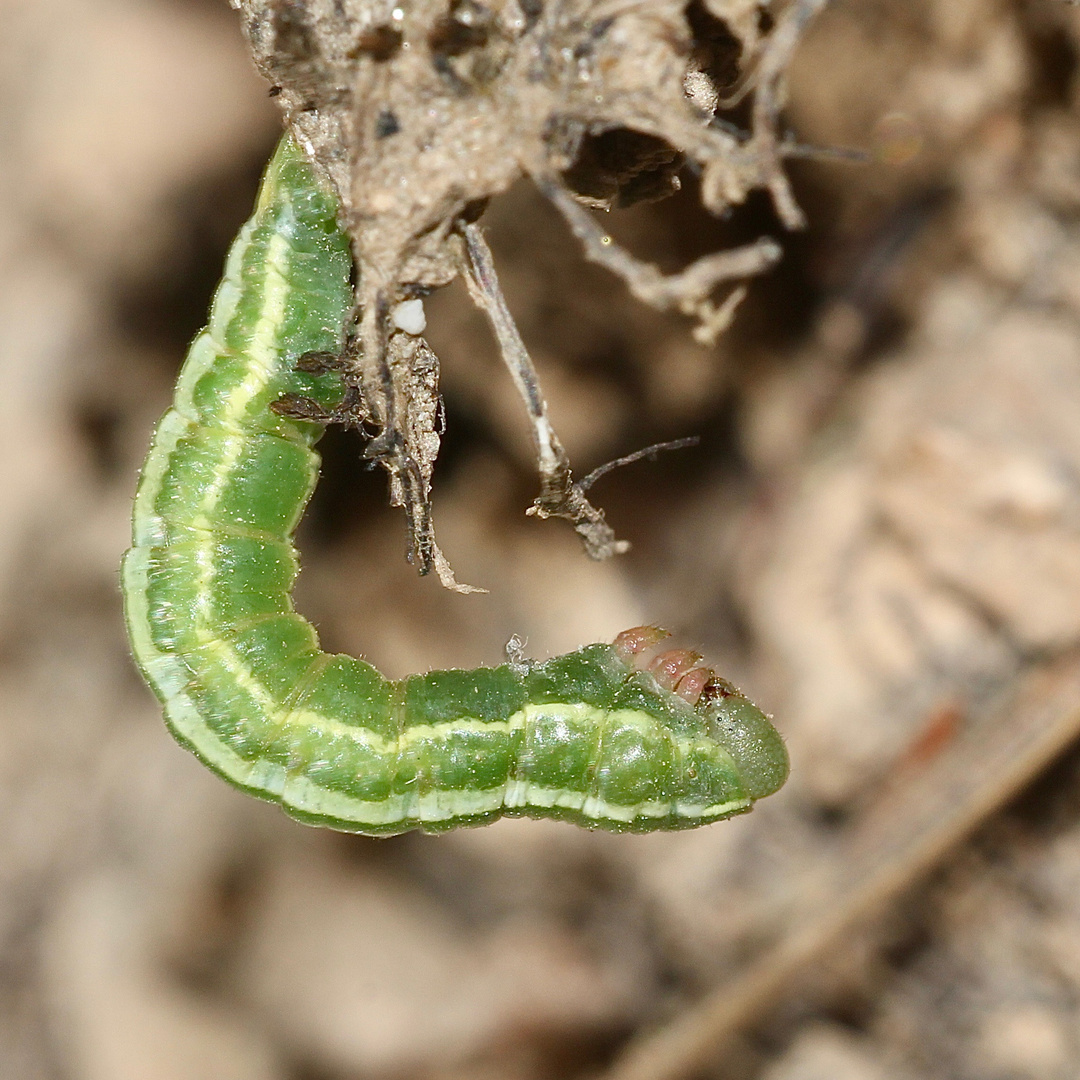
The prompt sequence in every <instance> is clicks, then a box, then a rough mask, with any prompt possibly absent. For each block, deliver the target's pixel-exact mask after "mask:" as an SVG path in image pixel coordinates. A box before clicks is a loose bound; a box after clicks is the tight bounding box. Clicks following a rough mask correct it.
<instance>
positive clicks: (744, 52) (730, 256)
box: [233, 0, 826, 590]
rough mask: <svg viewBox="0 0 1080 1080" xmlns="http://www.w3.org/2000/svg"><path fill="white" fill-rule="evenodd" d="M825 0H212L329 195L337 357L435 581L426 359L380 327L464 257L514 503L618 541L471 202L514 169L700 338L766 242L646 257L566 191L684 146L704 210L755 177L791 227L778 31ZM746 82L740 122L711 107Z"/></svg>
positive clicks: (417, 557)
mask: <svg viewBox="0 0 1080 1080" xmlns="http://www.w3.org/2000/svg"><path fill="white" fill-rule="evenodd" d="M825 2H826V0H792V2H791V3H790V4H789V5H788V6H787V7H786V8H785V9H784V10H783V11H782V12H779V13H776V12H774V13H773V14H772V15H770V16H766V13H765V10H764V5H762V4H759V3H758V2H757V0H707V2H706V0H694V3H691V4H690V5H689V6H688V5H687V4H686V3H685V0H484V2H480V0H233V4H234V6H236V7H238V8H239V9H240V11H241V12H242V14H243V17H244V25H245V28H246V32H247V36H248V40H249V42H250V45H251V49H252V52H253V54H254V56H255V60H256V63H257V65H258V67H259V69H260V71H261V72H262V73H263V74H264V75H265V76H266V78H267V79H269V80H270V82H271V84H272V92H273V93H274V95H275V97H276V99H277V101H278V102H279V103H280V105H281V106H282V109H283V111H284V114H285V117H286V119H287V121H288V123H289V124H290V126H291V127H292V130H293V131H294V132H295V133H296V134H297V136H298V137H299V138H300V139H301V141H302V142H303V143H304V144H305V145H306V146H307V147H308V148H309V149H310V151H311V152H312V154H313V155H314V157H315V158H316V160H318V161H319V162H321V163H322V164H323V165H324V166H325V168H326V170H327V172H328V173H329V175H330V177H331V178H332V180H333V182H334V183H335V185H336V187H337V189H338V191H339V192H340V194H341V197H342V202H343V205H344V215H345V219H346V222H347V225H348V228H349V231H350V233H351V235H352V238H353V243H354V249H355V255H356V264H357V269H358V282H357V286H356V305H357V306H356V328H355V341H354V342H353V346H352V348H351V349H350V358H351V363H350V365H349V369H348V371H347V372H346V374H345V376H344V378H345V379H346V382H347V383H348V384H350V385H352V386H354V387H359V389H360V390H361V401H360V406H359V411H358V416H357V426H360V425H361V424H362V425H367V426H369V427H370V429H371V430H372V431H373V432H374V437H373V439H372V441H371V443H370V444H369V446H368V447H367V450H366V454H367V456H368V457H369V458H370V459H372V460H374V461H378V462H379V463H380V464H381V465H383V466H384V467H385V468H386V469H387V470H388V472H389V473H390V477H391V501H392V502H393V503H394V504H395V505H400V506H403V507H404V508H405V511H406V514H407V517H408V521H409V529H410V536H411V547H412V560H413V562H414V563H415V564H416V565H417V566H418V568H419V570H420V572H421V573H426V572H428V570H430V569H431V568H432V567H434V568H435V569H436V571H437V572H438V574H439V576H440V578H441V579H442V581H443V584H445V585H446V586H447V587H449V588H454V589H459V590H462V589H465V588H467V587H463V586H459V585H458V584H457V583H456V581H455V580H454V577H453V574H452V573H451V571H450V568H449V566H448V564H447V563H446V560H445V559H444V558H443V556H442V554H441V552H440V551H439V548H438V546H437V545H436V543H435V538H434V530H433V526H432V515H431V509H430V505H429V500H430V482H429V481H430V475H431V466H432V461H433V455H434V453H435V452H436V451H437V447H438V433H437V431H436V427H435V418H436V415H437V410H436V409H433V408H431V407H430V406H429V403H430V402H431V401H432V400H433V398H432V395H433V394H434V393H435V390H434V385H435V384H434V382H433V381H432V377H431V376H432V373H433V372H434V373H435V378H436V380H437V366H434V358H433V355H432V354H431V353H430V350H427V349H426V348H421V349H418V350H417V349H410V348H408V347H404V346H401V345H400V339H401V338H403V337H404V336H406V335H405V331H403V330H401V329H399V328H398V327H397V326H396V324H395V318H394V313H395V311H398V310H400V309H399V307H398V305H400V304H401V303H403V302H410V301H414V300H415V299H417V298H420V297H423V296H424V295H426V294H427V293H429V292H431V290H433V289H437V288H439V287H441V286H444V285H446V284H448V283H449V282H450V281H452V280H453V279H454V278H456V277H458V276H460V275H464V276H465V277H466V278H467V280H468V282H469V286H470V294H471V296H472V298H473V300H474V301H475V302H476V303H477V305H478V306H479V307H481V308H482V309H483V310H484V311H485V312H486V313H487V314H488V317H489V319H490V321H491V323H492V326H493V328H494V330H495V334H496V337H497V339H498V342H499V345H500V347H501V349H502V352H503V356H504V358H505V361H506V363H507V365H508V367H509V369H510V372H511V375H512V377H513V379H514V381H515V384H516V385H517V387H518V389H519V391H520V393H521V396H522V398H523V399H524V401H525V403H526V406H527V410H528V414H529V419H530V421H531V423H532V426H533V432H534V440H535V444H536V450H537V457H538V467H539V472H540V478H541V490H540V495H539V497H538V498H537V499H536V501H535V503H534V505H533V507H532V513H534V514H536V515H537V516H540V517H561V518H566V519H567V520H569V521H570V522H572V523H573V525H574V527H575V529H576V530H577V532H578V533H579V534H580V536H581V538H582V540H583V542H584V545H585V549H586V551H587V552H588V553H589V554H590V555H591V556H592V557H593V558H597V559H603V558H607V557H609V556H611V555H614V554H617V553H619V552H621V551H624V550H625V549H626V547H627V545H626V543H625V542H622V541H619V540H617V539H616V538H615V534H614V532H613V531H612V529H611V527H610V526H609V525H608V524H607V523H606V521H605V520H604V515H603V513H602V512H601V511H600V510H598V509H597V508H595V507H594V506H592V504H591V503H590V502H589V501H588V499H587V498H586V496H585V494H584V490H583V489H582V487H581V486H580V485H578V484H575V483H574V481H573V478H572V474H571V470H570V462H569V458H568V457H567V454H566V451H565V450H564V449H563V446H562V444H561V443H560V441H559V439H558V437H557V435H556V434H555V432H554V430H553V428H552V426H551V423H550V422H549V420H548V416H547V407H546V404H545V401H544V397H543V394H542V392H541V390H540V387H539V384H538V381H537V378H536V372H535V370H534V368H533V365H532V362H531V360H530V359H529V357H528V354H527V352H526V351H525V347H524V345H523V343H522V341H521V337H520V335H519V334H518V333H517V330H516V327H515V326H514V322H513V319H512V317H511V316H510V315H509V312H508V310H507V308H506V304H505V302H504V301H503V299H502V294H501V290H500V288H499V283H498V279H497V277H496V274H495V267H494V264H493V262H492V260H491V258H490V254H489V252H488V251H487V247H486V244H485V243H484V240H483V237H482V235H481V232H480V230H479V229H478V228H477V227H476V226H475V225H474V224H473V222H475V220H476V219H477V218H478V217H479V216H480V214H481V213H482V212H483V209H484V206H485V204H486V202H487V200H488V199H490V198H491V197H492V196H495V195H498V194H500V193H501V192H503V191H505V190H506V189H507V188H508V187H510V185H511V184H512V183H514V181H515V180H517V179H519V178H520V177H523V176H527V177H530V178H531V179H532V180H533V182H534V183H535V184H536V185H537V187H538V188H539V190H540V191H541V192H542V193H543V194H544V195H545V196H547V197H548V198H549V199H550V200H551V202H552V203H553V204H554V205H555V206H556V207H557V208H558V210H559V211H560V212H561V213H562V215H563V216H564V217H565V218H566V220H567V222H568V224H569V226H570V228H571V229H572V231H573V232H574V234H575V235H576V236H577V237H578V239H579V240H580V241H581V243H582V245H583V248H584V251H585V255H586V256H587V257H588V258H589V259H591V260H593V261H595V262H598V263H600V264H601V265H603V266H605V267H607V268H608V269H610V270H611V271H613V272H614V273H615V274H617V275H619V276H620V277H621V278H623V279H624V280H625V282H626V284H627V285H628V287H629V288H630V290H631V291H632V293H633V294H634V295H635V296H636V297H638V298H639V299H640V300H642V301H644V302H645V303H647V304H650V305H652V306H653V307H655V308H657V309H659V310H667V309H676V310H679V311H681V312H683V313H685V314H687V315H689V316H691V317H693V318H694V319H695V320H696V321H697V327H696V330H695V335H696V336H697V337H698V339H699V340H701V341H703V342H713V341H715V339H716V337H717V335H718V334H719V333H721V332H722V331H723V330H724V329H725V328H726V327H727V325H728V324H729V323H730V321H731V318H732V315H733V313H734V308H735V306H736V305H737V304H738V302H739V300H740V299H741V298H742V296H743V292H742V290H741V289H740V288H738V287H735V288H732V289H731V290H730V291H729V292H728V295H727V297H726V298H725V299H724V300H723V301H722V302H719V303H717V302H716V300H715V299H714V294H715V293H716V292H717V290H718V289H719V288H720V287H721V286H725V285H729V284H730V283H733V282H736V283H737V282H738V281H740V280H741V279H743V278H746V277H748V276H750V275H753V274H757V273H760V272H761V271H763V270H765V269H767V268H768V267H770V266H772V265H773V264H774V263H775V262H776V261H777V260H778V259H779V257H780V254H781V249H780V247H779V245H778V244H777V243H776V241H775V240H772V239H770V238H767V237H762V238H760V239H758V240H757V241H755V242H753V243H751V244H748V245H746V246H744V247H741V248H737V249H734V250H730V251H723V252H718V253H716V254H712V255H707V256H704V257H702V258H700V259H698V260H697V261H695V262H694V263H692V264H691V265H690V266H688V267H687V268H685V269H684V270H683V271H681V272H679V273H676V274H672V275H670V276H665V275H663V274H661V273H660V271H659V270H658V269H657V268H656V267H655V266H653V265H651V264H649V263H645V262H642V261H640V260H638V259H636V258H635V257H634V256H633V255H631V254H630V253H629V252H627V251H624V250H623V249H621V248H620V247H619V246H618V245H617V244H615V243H614V242H613V241H612V239H611V237H610V236H608V235H607V234H606V232H605V230H604V228H603V227H602V226H601V224H600V223H599V222H598V221H597V220H596V218H595V217H594V216H593V215H592V214H591V213H589V211H588V210H587V209H586V206H592V207H600V208H605V209H610V208H611V207H612V206H627V205H630V204H632V203H634V202H638V201H644V200H655V199H658V198H663V197H664V196H666V195H669V194H672V193H673V192H674V191H676V190H678V187H679V176H678V172H679V169H680V168H681V167H682V166H683V165H684V164H689V165H692V166H693V167H694V168H696V169H699V170H700V172H701V191H702V199H703V201H704V204H705V206H706V207H707V208H708V209H709V210H710V211H711V212H712V213H714V214H722V213H724V212H726V211H727V210H729V209H730V208H731V207H732V206H735V205H737V204H739V203H742V202H743V201H744V200H745V199H746V196H747V195H748V193H749V192H750V191H752V190H753V189H755V188H764V189H766V190H767V191H768V192H769V193H770V195H771V197H772V199H773V202H774V204H775V207H776V212H777V214H778V216H779V218H780V219H781V221H782V222H783V223H784V225H786V226H787V227H788V228H792V229H794V228H799V227H800V226H802V225H803V223H804V221H803V215H802V213H801V211H800V210H799V208H798V206H797V205H796V203H795V199H794V197H793V195H792V193H791V189H790V187H789V185H788V181H787V178H786V176H785V173H784V171H783V168H782V159H783V157H784V155H785V153H795V152H801V151H800V150H799V148H797V147H795V146H794V145H793V144H791V143H790V142H788V141H786V140H785V139H784V138H783V136H782V135H781V133H780V131H779V129H778V114H779V110H780V107H781V104H782V102H783V85H784V74H785V71H786V68H787V66H788V64H789V62H790V60H791V57H792V55H793V52H794V50H795V46H796V44H797V42H798V40H799V37H800V35H801V34H802V32H803V30H804V29H805V28H806V26H807V24H808V23H809V21H810V20H811V18H812V17H813V16H814V15H815V14H816V13H817V11H818V10H819V9H820V8H822V7H824V6H825ZM774 19H775V23H774V24H773V25H772V28H771V30H770V31H769V32H767V33H764V34H763V32H762V27H763V25H764V24H765V22H766V21H769V22H772V20H774ZM718 80H719V84H718ZM729 81H730V82H731V83H732V84H733V85H728V82H729ZM748 94H751V95H752V100H753V104H752V108H751V109H750V119H751V123H750V130H749V131H748V132H745V133H744V132H741V131H739V130H738V129H736V128H734V127H733V126H732V125H731V124H730V123H726V122H724V121H723V120H721V119H719V118H718V117H717V115H716V110H717V107H718V106H719V105H723V104H725V103H727V104H734V103H737V102H738V100H739V99H740V98H742V97H743V96H745V95H748ZM723 95H728V98H727V99H725V98H724V97H723ZM410 356H412V357H416V358H420V359H422V362H420V363H414V362H413V360H412V359H410ZM417 401H419V402H422V403H424V404H421V405H420V406H419V407H418V406H417V404H416V403H417Z"/></svg>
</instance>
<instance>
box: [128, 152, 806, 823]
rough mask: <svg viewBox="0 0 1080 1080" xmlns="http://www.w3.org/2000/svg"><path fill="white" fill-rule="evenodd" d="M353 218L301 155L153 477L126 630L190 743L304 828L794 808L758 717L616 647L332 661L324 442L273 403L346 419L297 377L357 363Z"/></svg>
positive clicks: (290, 162)
mask: <svg viewBox="0 0 1080 1080" xmlns="http://www.w3.org/2000/svg"><path fill="white" fill-rule="evenodd" d="M336 211H337V206H336V201H335V199H334V197H333V196H332V195H331V194H330V193H329V192H328V191H326V190H324V188H323V186H322V185H321V183H320V181H319V180H318V179H317V178H316V176H315V174H314V172H313V170H312V168H311V167H310V165H309V164H308V162H307V161H306V159H305V158H304V156H303V154H302V153H301V152H300V151H299V150H298V149H297V147H296V146H295V145H294V144H293V143H292V141H291V140H289V139H288V138H286V139H285V140H283V142H282V144H281V146H280V147H279V149H278V151H277V153H276V154H275V156H274V158H273V160H272V161H271V163H270V166H269V168H268V170H267V174H266V177H265V179H264V181H263V187H262V190H261V193H260V195H259V200H258V203H257V206H256V209H255V213H254V216H253V217H252V219H251V220H250V221H249V222H248V224H247V225H245V226H244V228H243V230H242V231H241V233H240V235H239V237H238V238H237V240H236V241H235V243H234V245H233V248H232V251H231V253H230V255H229V259H228V263H227V265H226V270H225V276H224V280H223V281H222V283H221V285H220V287H219V288H218V291H217V295H216V296H215V298H214V302H213V307H212V310H211V314H210V322H209V325H208V326H207V328H206V329H205V330H204V331H203V332H202V333H201V334H199V336H198V337H197V338H196V339H195V341H194V343H193V344H192V346H191V350H190V352H189V354H188V357H187V360H186V362H185V364H184V367H183V370H182V372H181V375H180V379H179V383H178V386H177V390H176V396H175V400H174V403H173V407H172V408H171V409H170V410H169V411H168V412H167V413H166V414H165V416H164V418H163V419H162V421H161V423H160V424H159V426H158V429H157V432H156V434H155V436H154V440H153V445H152V447H151V450H150V454H149V457H148V458H147V461H146V464H145V466H144V468H143V471H142V477H141V480H140V483H139V488H138V494H137V496H136V501H135V510H134V523H133V531H134V541H133V546H132V548H131V550H130V551H128V553H127V555H126V556H125V558H124V564H123V586H124V596H125V607H126V615H127V624H128V630H129V634H130V637H131V644H132V649H133V651H134V655H135V658H136V661H137V662H138V664H139V667H140V668H141V670H142V672H143V674H144V676H145V677H146V679H147V681H148V682H149V684H150V686H151V687H152V688H153V690H154V691H155V693H156V694H157V696H158V697H159V698H160V700H161V702H162V703H163V705H164V711H165V718H166V722H167V723H168V725H169V727H170V729H171V730H172V732H173V734H174V735H175V736H176V738H177V739H178V740H179V741H180V742H181V743H182V744H184V745H185V746H187V747H188V748H189V749H190V750H192V751H193V752H194V753H195V754H196V755H198V757H200V758H201V759H202V760H203V761H204V762H205V763H206V764H207V765H209V766H210V767H211V768H212V769H214V770H215V771H217V772H218V773H220V774H221V775H222V776H223V777H225V778H226V779H227V780H229V781H230V782H231V783H233V784H235V785H236V786H237V787H240V788H242V789H244V790H246V791H249V792H251V793H252V794H254V795H257V796H259V797H261V798H265V799H271V800H275V801H278V802H280V803H281V805H282V806H283V807H284V808H285V810H286V811H287V812H288V813H289V814H291V815H293V816H294V817H296V818H299V819H300V820H302V821H305V822H308V823H311V824H318V825H327V826H330V827H333V828H336V829H342V830H346V831H349V832H359V833H366V834H369V835H390V834H394V833H400V832H405V831H407V830H409V829H417V828H419V829H423V830H425V831H428V832H438V831H442V830H445V829H450V828H454V827H456V826H460V825H478V824H483V823H486V822H489V821H493V820H494V819H496V818H498V817H500V816H502V815H507V814H510V815H527V816H530V817H550V818H559V819H562V820H566V821H571V822H575V823H577V824H579V825H583V826H586V827H591V828H604V829H611V830H615V831H649V830H654V829H681V828H688V827H692V826H695V825H701V824H704V823H706V822H710V821H715V820H718V819H720V818H724V817H729V816H730V815H732V814H737V813H741V812H743V811H745V810H748V809H749V808H750V806H751V804H752V803H753V801H754V800H755V799H757V798H760V797H762V796H763V795H767V794H770V793H771V792H773V791H775V790H776V789H777V788H778V787H779V786H780V785H781V784H782V783H783V781H784V778H785V777H786V775H787V755H786V753H785V750H784V746H783V743H782V742H781V740H780V737H779V736H778V735H777V733H776V731H775V730H774V729H773V727H772V725H771V724H770V723H769V721H768V719H767V718H766V717H765V716H764V714H762V713H761V712H760V711H759V710H758V709H757V708H756V707H755V706H754V705H752V704H751V703H750V702H749V701H747V700H746V699H745V698H744V697H742V696H741V695H739V694H729V695H726V696H719V697H713V698H711V699H710V700H708V701H703V702H702V703H700V704H699V705H698V706H691V705H690V704H688V703H687V702H685V701H683V700H682V699H681V698H679V697H678V696H676V695H675V694H674V693H672V692H670V691H668V690H666V689H663V688H662V687H661V686H660V685H659V684H658V683H657V682H656V681H655V679H654V678H653V677H652V676H651V675H649V674H647V673H646V672H642V671H635V670H634V668H633V667H632V666H631V664H630V663H629V662H628V661H626V660H624V659H623V658H622V655H621V654H620V653H619V652H618V651H617V650H616V649H615V648H614V647H613V646H610V645H589V646H586V647H585V648H583V649H579V650H578V651H577V652H573V653H569V654H567V655H565V656H559V657H556V658H555V659H553V660H549V661H546V662H544V663H531V664H515V665H504V666H502V667H496V668H480V669H478V670H475V671H457V670H454V671H433V672H429V673H428V674H426V675H413V676H410V677H409V678H406V679H403V680H400V681H391V680H388V679H385V678H384V677H383V676H382V675H381V674H380V673H379V672H378V671H377V670H376V669H375V668H374V667H372V666H371V665H370V664H367V663H365V662H364V661H362V660H358V659H355V658H353V657H351V656H341V655H330V654H328V653H325V652H322V651H321V650H320V648H319V642H318V638H317V636H316V633H315V630H314V628H313V627H312V626H311V625H310V624H309V623H308V622H307V621H306V620H305V619H304V618H303V617H302V616H300V615H298V614H297V613H296V612H295V611H294V610H293V605H292V600H291V596H290V593H291V590H292V586H293V580H294V578H295V576H296V573H297V570H298V563H297V556H296V550H295V548H294V546H293V542H292V536H293V531H294V530H295V528H296V525H297V523H298V522H299V520H300V516H301V514H302V513H303V510H304V507H305V505H306V504H307V501H308V498H309V497H310V495H311V492H312V489H313V488H314V485H315V481H316V477H317V474H318V467H319V459H318V456H317V454H316V453H315V452H314V450H313V445H314V444H315V442H316V441H317V440H318V438H319V436H320V435H321V434H322V428H321V427H320V426H319V425H316V424H312V423H307V422H302V421H296V420H292V419H288V418H285V417H281V416H278V415H276V414H275V413H274V412H272V411H271V409H270V408H269V406H270V404H271V402H273V401H275V400H276V399H278V398H279V397H280V396H282V395H283V394H286V393H291V394H301V395H304V396H307V397H311V398H314V399H315V400H316V401H319V402H320V403H322V404H324V405H325V406H326V407H331V406H333V405H334V404H335V403H336V401H337V400H338V399H339V398H340V395H341V386H340V380H339V379H338V378H336V377H334V376H329V375H310V374H302V373H299V372H297V371H296V368H295V364H296V359H297V358H298V357H299V356H301V355H302V354H303V353H305V352H309V351H336V350H338V349H339V348H340V346H341V344H342V338H343V333H344V326H345V323H346V320H347V318H348V315H349V312H350V308H351V304H352V289H351V286H350V271H351V258H350V253H349V244H348V240H347V238H346V237H345V235H344V234H343V233H342V231H341V230H340V228H339V225H338V222H337V215H336Z"/></svg>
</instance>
